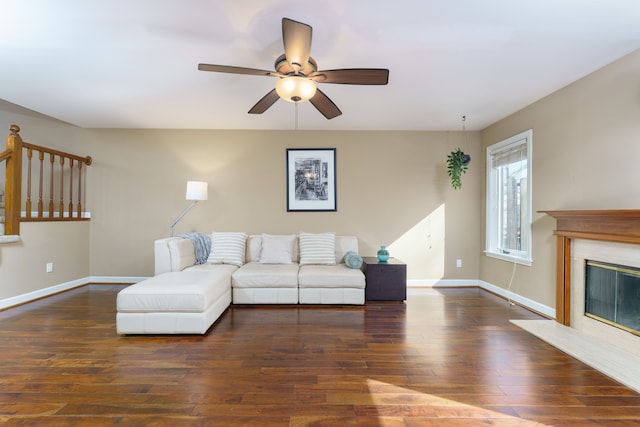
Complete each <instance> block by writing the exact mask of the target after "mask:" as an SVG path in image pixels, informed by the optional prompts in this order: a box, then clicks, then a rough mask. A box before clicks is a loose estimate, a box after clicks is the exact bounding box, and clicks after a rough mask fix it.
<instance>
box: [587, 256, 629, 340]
mask: <svg viewBox="0 0 640 427" xmlns="http://www.w3.org/2000/svg"><path fill="white" fill-rule="evenodd" d="M585 277H586V283H585V292H586V294H585V315H586V316H589V317H592V318H595V319H597V320H600V321H603V322H606V323H609V324H612V325H614V326H617V327H619V328H621V329H624V330H627V331H629V332H632V333H635V334H636V335H640V269H637V268H633V267H625V266H621V265H615V264H608V263H604V262H596V261H587V265H586V275H585Z"/></svg>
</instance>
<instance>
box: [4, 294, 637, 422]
mask: <svg viewBox="0 0 640 427" xmlns="http://www.w3.org/2000/svg"><path fill="white" fill-rule="evenodd" d="M120 289H122V286H119V285H89V286H85V287H82V288H78V289H75V290H72V291H69V292H66V293H62V294H59V295H55V296H52V297H50V298H46V299H43V300H40V301H36V302H33V303H30V304H26V305H23V306H20V307H15V308H11V309H8V310H5V311H2V312H0V422H2V423H4V425H46V426H60V425H74V426H113V425H118V426H119V425H123V426H127V425H155V426H235V425H249V426H307V425H316V426H344V425H364V426H472V425H497V426H540V425H552V426H586V425H588V426H593V425H606V426H632V425H640V421H639V420H640V395H638V394H637V393H635V392H633V391H632V390H630V389H628V388H625V387H623V386H622V385H620V384H618V383H616V382H615V381H613V380H611V379H609V378H607V377H606V376H604V375H602V374H600V373H599V372H598V371H595V370H593V369H591V368H589V367H588V366H586V365H584V364H583V363H581V362H579V361H577V360H575V359H573V358H571V357H569V356H567V355H565V354H564V353H562V352H560V351H558V350H556V349H555V348H554V347H551V346H549V345H547V344H546V343H544V342H543V341H541V340H539V339H537V338H535V337H534V336H533V335H530V334H528V333H527V332H525V331H523V330H521V329H520V328H518V327H516V326H514V325H512V324H510V323H509V319H536V318H539V317H538V316H537V315H535V314H533V313H530V312H528V311H526V310H524V309H522V308H520V307H517V306H510V305H509V304H508V303H507V302H506V301H504V300H502V299H500V298H498V297H496V296H494V295H491V294H489V293H486V292H484V291H482V290H479V289H472V288H471V289H469V288H467V289H410V290H409V296H408V300H407V303H406V304H400V303H384V302H381V303H368V304H367V305H366V306H363V307H362V306H361V307H337V306H321V307H318V306H313V307H307V306H278V307H272V306H266V307H265V306H258V307H242V306H241V307H232V308H230V309H229V310H228V311H227V312H226V313H225V314H224V315H223V316H222V317H221V319H220V320H219V321H218V322H217V323H216V324H215V325H214V326H213V328H212V329H211V330H210V331H209V333H208V334H207V335H206V336H126V337H120V336H118V335H117V334H116V332H115V298H116V294H117V292H118V291H119V290H120Z"/></svg>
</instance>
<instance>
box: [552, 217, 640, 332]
mask: <svg viewBox="0 0 640 427" xmlns="http://www.w3.org/2000/svg"><path fill="white" fill-rule="evenodd" d="M539 212H541V213H546V214H547V215H550V216H552V217H553V218H555V219H556V230H555V231H554V232H553V234H555V235H556V236H557V237H558V240H557V252H556V321H558V322H559V323H561V324H563V325H566V326H569V324H570V318H571V311H570V304H571V239H590V240H602V241H607V242H617V243H633V244H640V209H626V210H560V211H539Z"/></svg>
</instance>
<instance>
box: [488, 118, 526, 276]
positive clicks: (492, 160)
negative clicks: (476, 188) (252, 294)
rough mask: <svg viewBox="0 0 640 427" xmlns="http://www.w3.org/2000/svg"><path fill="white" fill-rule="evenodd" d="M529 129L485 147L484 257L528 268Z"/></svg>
mask: <svg viewBox="0 0 640 427" xmlns="http://www.w3.org/2000/svg"><path fill="white" fill-rule="evenodd" d="M532 137H533V131H532V130H531V129H529V130H528V131H526V132H522V133H520V134H518V135H515V136H513V137H511V138H508V139H506V140H504V141H501V142H499V143H497V144H494V145H491V146H489V147H487V236H486V254H487V255H488V256H491V257H494V258H499V259H503V260H506V261H511V262H517V263H519V264H525V265H531V262H532V260H531V142H532Z"/></svg>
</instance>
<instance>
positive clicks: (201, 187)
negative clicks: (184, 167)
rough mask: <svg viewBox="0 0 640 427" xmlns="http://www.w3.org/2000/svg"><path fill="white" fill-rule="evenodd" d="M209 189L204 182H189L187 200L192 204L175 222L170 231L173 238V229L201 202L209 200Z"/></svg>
mask: <svg viewBox="0 0 640 427" xmlns="http://www.w3.org/2000/svg"><path fill="white" fill-rule="evenodd" d="M207 187H208V183H206V182H202V181H187V195H186V197H185V198H186V199H187V200H191V204H190V205H189V206H187V208H186V209H185V210H183V211H182V213H181V214H180V215H178V217H177V218H176V219H174V220H173V222H172V223H171V225H169V229H171V237H173V227H175V225H176V224H177V223H178V221H180V220H181V219H182V217H183V216H185V215H186V214H187V212H189V211H190V210H191V208H193V207H194V206H195V205H196V203H198V202H199V201H200V200H207Z"/></svg>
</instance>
